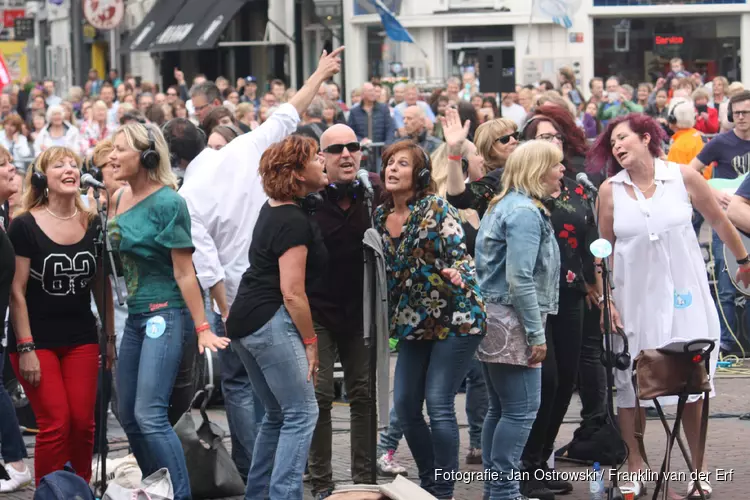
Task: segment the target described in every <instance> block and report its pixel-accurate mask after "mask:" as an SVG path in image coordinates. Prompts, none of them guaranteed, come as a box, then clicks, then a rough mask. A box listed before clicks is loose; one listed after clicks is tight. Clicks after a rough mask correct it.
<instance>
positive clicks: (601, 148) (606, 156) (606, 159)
mask: <svg viewBox="0 0 750 500" xmlns="http://www.w3.org/2000/svg"><path fill="white" fill-rule="evenodd" d="M621 123H627V124H628V126H630V129H631V130H632V131H633V132H635V133H636V134H638V136H639V137H641V138H643V137H644V136H645V135H646V134H648V135H649V137H651V141H650V142H649V143H648V150H649V152H650V153H651V156H653V157H654V158H658V157H659V156H661V154H662V143H663V142H664V141H665V140H666V138H667V135H666V133H665V132H664V129H663V128H662V127H661V125H659V122H657V121H656V120H654V119H653V118H651V117H650V116H648V115H646V114H643V113H630V114H628V115H625V116H618V117H617V118H615V119H614V120H610V121H609V124H607V128H606V130H604V132H602V133H601V134H600V135H599V137H597V139H596V142H594V145H593V146H591V149H589V153H588V155H587V156H586V160H587V168H586V170H588V171H589V173H600V172H605V171H608V172H609V175H614V174H616V173H617V172H619V171H620V170H622V166H621V165H620V163H619V162H618V161H617V159H616V158H615V156H614V155H613V154H612V144H611V140H612V131H613V130H614V129H615V127H617V126H618V125H619V124H621Z"/></svg>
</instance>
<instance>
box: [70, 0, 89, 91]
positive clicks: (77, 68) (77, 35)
mask: <svg viewBox="0 0 750 500" xmlns="http://www.w3.org/2000/svg"><path fill="white" fill-rule="evenodd" d="M70 24H71V33H72V35H73V58H72V59H73V72H72V73H73V85H83V83H84V82H85V81H86V78H87V76H86V73H85V71H86V70H85V69H84V61H83V6H82V5H81V0H70Z"/></svg>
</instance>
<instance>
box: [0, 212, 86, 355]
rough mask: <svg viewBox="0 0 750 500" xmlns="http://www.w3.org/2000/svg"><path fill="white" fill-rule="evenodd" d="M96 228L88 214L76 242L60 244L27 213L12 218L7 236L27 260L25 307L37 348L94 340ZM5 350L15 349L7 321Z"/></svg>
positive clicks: (72, 344)
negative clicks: (6, 346) (86, 222)
mask: <svg viewBox="0 0 750 500" xmlns="http://www.w3.org/2000/svg"><path fill="white" fill-rule="evenodd" d="M99 228H100V224H99V220H98V219H93V220H91V221H90V222H89V225H88V229H87V230H86V234H85V235H84V236H83V238H82V239H81V241H79V242H77V243H74V244H72V245H59V244H57V243H55V242H54V241H52V240H51V239H50V238H49V237H48V236H47V235H46V234H45V233H44V231H42V229H41V228H40V227H39V226H38V225H37V223H36V219H34V216H33V215H32V214H30V213H28V212H27V213H25V214H22V215H20V216H18V217H16V218H14V219H13V222H11V224H10V227H9V228H8V237H9V238H10V241H11V243H12V244H13V249H14V250H15V253H16V255H18V256H19V257H27V258H29V260H30V261H31V262H30V265H31V267H30V269H29V280H28V282H27V285H26V308H27V309H28V312H29V326H30V327H31V335H32V337H33V338H34V343H35V344H36V347H37V349H50V348H54V347H68V346H79V345H84V344H96V343H97V330H96V319H95V318H94V314H93V312H92V311H91V286H92V281H93V280H94V277H95V276H96V267H97V245H96V240H97V238H98V237H99V232H100V231H99ZM8 351H9V352H16V337H15V335H14V332H13V323H12V321H11V324H10V326H9V328H8Z"/></svg>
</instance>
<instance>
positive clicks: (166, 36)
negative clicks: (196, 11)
mask: <svg viewBox="0 0 750 500" xmlns="http://www.w3.org/2000/svg"><path fill="white" fill-rule="evenodd" d="M194 26H195V24H194V23H189V24H175V25H172V26H169V27H168V28H167V29H166V30H164V33H162V34H161V35H159V38H157V39H156V43H155V44H154V45H171V44H173V43H181V42H182V41H183V40H184V39H185V37H187V36H188V35H189V34H190V32H191V31H193V27H194Z"/></svg>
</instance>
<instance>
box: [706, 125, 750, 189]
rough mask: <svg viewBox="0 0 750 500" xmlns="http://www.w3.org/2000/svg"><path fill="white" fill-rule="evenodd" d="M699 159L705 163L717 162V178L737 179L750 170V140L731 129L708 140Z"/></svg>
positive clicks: (715, 169) (715, 173)
mask: <svg viewBox="0 0 750 500" xmlns="http://www.w3.org/2000/svg"><path fill="white" fill-rule="evenodd" d="M698 159H699V160H700V162H701V163H703V164H704V165H708V164H710V163H711V162H713V161H715V162H717V164H716V168H714V177H715V178H718V179H736V178H737V177H738V176H740V175H744V174H746V173H748V172H749V171H750V141H746V140H744V139H740V138H739V137H737V134H735V133H734V130H730V131H729V132H725V133H723V134H719V135H717V136H716V137H714V138H713V139H711V140H710V141H708V143H706V145H705V146H703V149H702V150H701V152H700V153H698Z"/></svg>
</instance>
